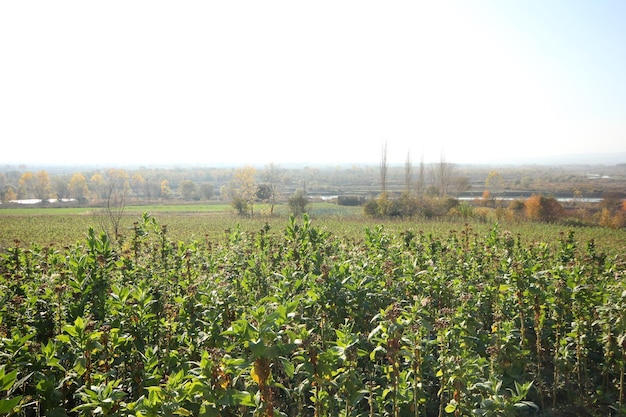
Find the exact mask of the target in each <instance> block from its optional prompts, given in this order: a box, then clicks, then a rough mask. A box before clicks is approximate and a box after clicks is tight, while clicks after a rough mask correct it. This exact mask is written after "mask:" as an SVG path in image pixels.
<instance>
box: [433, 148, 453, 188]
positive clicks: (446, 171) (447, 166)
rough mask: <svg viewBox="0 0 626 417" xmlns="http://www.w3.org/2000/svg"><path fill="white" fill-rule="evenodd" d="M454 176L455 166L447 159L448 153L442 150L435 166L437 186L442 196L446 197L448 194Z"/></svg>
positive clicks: (434, 173) (434, 172) (434, 175)
mask: <svg viewBox="0 0 626 417" xmlns="http://www.w3.org/2000/svg"><path fill="white" fill-rule="evenodd" d="M453 177H454V166H453V165H452V164H451V163H449V162H448V161H446V155H445V153H443V152H442V153H441V156H440V157H439V163H437V164H435V166H434V167H433V178H434V182H435V187H436V188H437V191H438V193H439V196H440V197H445V196H446V195H447V194H448V191H449V188H450V185H451V182H452V178H453Z"/></svg>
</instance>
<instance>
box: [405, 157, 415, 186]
mask: <svg viewBox="0 0 626 417" xmlns="http://www.w3.org/2000/svg"><path fill="white" fill-rule="evenodd" d="M412 181H413V161H412V160H411V150H410V149H409V150H408V151H406V160H405V161H404V186H405V188H406V190H405V191H406V193H407V194H410V193H411V183H412Z"/></svg>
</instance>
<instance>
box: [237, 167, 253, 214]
mask: <svg viewBox="0 0 626 417" xmlns="http://www.w3.org/2000/svg"><path fill="white" fill-rule="evenodd" d="M255 174H256V169H255V168H254V167H252V166H245V167H243V168H239V169H237V170H235V173H234V175H233V181H232V183H233V184H232V185H233V187H232V192H233V195H232V197H231V198H232V199H233V201H234V200H235V199H236V198H239V199H242V200H243V201H245V202H246V208H247V209H249V210H250V214H252V215H254V199H255V198H256V191H257V185H256V181H255V179H254V176H255Z"/></svg>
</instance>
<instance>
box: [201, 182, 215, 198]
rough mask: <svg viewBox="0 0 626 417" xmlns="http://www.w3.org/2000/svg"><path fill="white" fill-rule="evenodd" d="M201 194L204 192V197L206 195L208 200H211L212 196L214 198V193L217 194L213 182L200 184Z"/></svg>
mask: <svg viewBox="0 0 626 417" xmlns="http://www.w3.org/2000/svg"><path fill="white" fill-rule="evenodd" d="M200 194H202V197H204V198H205V199H207V200H210V199H211V198H213V195H214V194H215V191H214V188H213V184H210V183H205V184H202V185H201V186H200Z"/></svg>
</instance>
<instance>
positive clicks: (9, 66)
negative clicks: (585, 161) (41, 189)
mask: <svg viewBox="0 0 626 417" xmlns="http://www.w3.org/2000/svg"><path fill="white" fill-rule="evenodd" d="M625 16H626V2H623V1H619V0H610V1H599V2H587V1H582V0H569V1H566V0H556V1H551V2H543V1H539V0H531V1H526V2H523V3H521V2H515V3H513V2H498V1H495V0H491V1H480V2H479V1H471V2H463V1H446V2H410V1H401V2H393V3H375V2H367V1H366V2H356V1H347V2H331V1H321V2H315V3H310V4H303V3H295V2H288V1H272V2H262V3H261V2H252V1H244V2H237V3H234V2H200V1H191V2H185V3H167V2H160V1H157V2H148V1H137V2H122V1H112V2H106V3H91V2H80V1H61V2H44V1H34V2H2V3H0V38H1V39H3V42H1V43H0V54H1V56H2V57H3V65H1V66H0V141H1V146H0V149H1V151H0V164H22V163H23V164H55V165H62V164H75V165H94V164H97V165H107V164H116V165H131V164H132V165H142V164H143V165H174V164H204V165H212V164H235V163H236V164H265V163H269V162H275V163H278V164H288V163H310V164H340V163H377V162H378V161H379V160H380V155H381V147H382V145H383V144H384V143H385V142H387V144H388V151H389V155H388V160H389V162H390V163H392V164H397V163H403V162H404V160H405V158H406V154H407V151H410V153H411V157H412V159H413V161H414V162H415V163H417V162H419V160H420V159H421V158H422V156H423V157H424V159H425V160H426V161H436V160H438V159H439V157H440V155H442V154H443V155H445V158H446V159H447V160H448V161H450V162H455V163H510V162H512V161H515V160H520V161H530V160H533V159H535V160H542V159H546V158H548V159H549V158H551V157H552V156H555V155H565V156H567V155H570V156H571V158H576V155H583V154H594V155H602V154H604V155H615V154H621V155H622V157H623V156H624V155H626V80H625V78H624V74H626V54H624V51H626V27H625V26H624V25H623V18H624V17H625ZM607 160H608V159H607ZM623 162H626V160H623Z"/></svg>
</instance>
